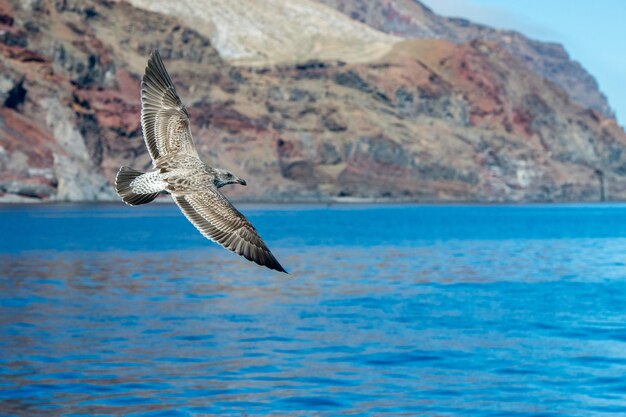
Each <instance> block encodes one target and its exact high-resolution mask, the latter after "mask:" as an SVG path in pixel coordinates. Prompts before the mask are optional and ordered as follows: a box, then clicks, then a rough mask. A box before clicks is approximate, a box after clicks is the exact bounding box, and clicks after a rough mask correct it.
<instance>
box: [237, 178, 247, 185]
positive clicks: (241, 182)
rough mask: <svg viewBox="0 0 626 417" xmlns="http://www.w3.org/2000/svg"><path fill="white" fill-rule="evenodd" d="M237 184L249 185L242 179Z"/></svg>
mask: <svg viewBox="0 0 626 417" xmlns="http://www.w3.org/2000/svg"><path fill="white" fill-rule="evenodd" d="M237 182H238V183H239V184H241V185H248V183H246V180H242V179H241V178H239V179H238V181H237Z"/></svg>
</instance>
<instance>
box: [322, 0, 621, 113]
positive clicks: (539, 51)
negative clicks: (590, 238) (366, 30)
mask: <svg viewBox="0 0 626 417" xmlns="http://www.w3.org/2000/svg"><path fill="white" fill-rule="evenodd" d="M317 1H318V2H320V3H324V4H326V5H328V6H330V7H333V8H335V9H337V10H338V11H340V12H342V13H344V14H346V15H348V16H350V17H351V18H353V19H355V20H358V21H360V22H363V23H366V24H367V25H369V26H372V27H374V28H376V29H378V30H381V31H383V32H386V33H390V34H393V35H397V36H402V37H404V38H407V39H444V40H448V41H450V42H454V43H457V44H462V43H467V42H471V41H473V40H485V41H490V42H495V43H497V44H499V45H500V46H502V47H503V48H505V49H507V50H508V51H509V52H511V53H512V54H513V55H514V56H515V57H517V58H518V59H519V60H520V61H522V62H524V63H525V64H526V65H528V67H529V68H530V69H531V70H533V71H534V72H536V73H537V74H539V75H541V76H543V77H545V78H547V79H548V80H550V81H552V82H553V83H555V84H556V85H558V86H559V87H561V88H562V89H564V90H565V91H567V92H568V93H569V95H570V97H571V98H572V99H573V100H574V101H575V102H577V103H579V104H580V105H581V106H583V107H585V108H590V109H594V110H596V111H598V112H600V113H602V114H604V115H605V116H608V117H614V115H613V112H612V111H611V108H610V107H609V104H608V102H607V100H606V97H605V96H604V94H602V92H601V91H600V90H599V88H598V84H597V83H596V81H595V79H594V78H593V76H591V75H590V74H589V73H588V72H587V71H585V69H584V68H583V67H582V66H581V65H580V64H579V63H578V62H576V61H572V60H571V59H570V58H569V55H568V54H567V52H566V51H565V49H563V47H562V46H561V45H559V44H556V43H549V42H540V41H535V40H532V39H528V38H527V37H525V36H524V35H522V34H520V33H518V32H514V31H508V30H497V29H493V28H490V27H487V26H484V25H479V24H476V23H472V22H470V21H468V20H465V19H459V18H447V17H442V16H438V15H436V14H435V13H433V12H432V11H431V10H430V9H429V8H428V7H426V6H424V5H423V4H421V3H420V2H419V1H416V0H317Z"/></svg>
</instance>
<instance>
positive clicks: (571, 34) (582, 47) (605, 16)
mask: <svg viewBox="0 0 626 417" xmlns="http://www.w3.org/2000/svg"><path fill="white" fill-rule="evenodd" d="M421 1H422V2H423V3H424V4H426V5H427V6H428V7H430V8H431V9H432V10H433V11H435V12H436V13H438V14H440V15H444V16H456V17H464V18H467V19H469V20H472V21H474V22H478V23H484V24H487V25H489V26H493V27H497V28H505V29H513V30H517V31H519V32H521V33H523V34H525V35H527V36H529V37H531V38H534V39H540V40H547V41H554V42H558V43H560V44H562V45H563V46H565V49H566V50H567V52H568V53H569V54H570V56H571V57H572V58H573V59H574V60H576V61H578V62H580V63H581V64H582V66H583V67H585V69H586V70H587V71H589V72H590V73H591V75H593V76H594V77H595V79H596V81H597V82H598V84H599V85H600V90H601V91H602V92H603V93H604V94H605V95H606V96H607V97H608V100H609V105H610V106H611V108H612V109H613V110H614V111H615V113H616V115H617V120H618V121H619V122H620V124H621V125H622V126H624V125H626V1H624V0H595V1H589V0H421Z"/></svg>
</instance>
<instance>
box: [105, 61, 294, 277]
mask: <svg viewBox="0 0 626 417" xmlns="http://www.w3.org/2000/svg"><path fill="white" fill-rule="evenodd" d="M141 128H142V129H143V137H144V140H145V142H146V146H147V148H148V152H149V153H150V156H151V157H152V165H153V167H154V170H152V171H150V172H145V173H144V172H142V171H138V170H135V169H133V168H130V167H126V166H125V167H122V168H120V170H119V172H118V173H117V177H116V178H115V188H116V190H117V194H118V195H119V196H120V197H121V198H122V200H124V202H125V203H126V204H129V205H131V206H137V205H140V204H147V203H149V202H151V201H152V200H154V199H155V198H156V197H157V195H159V193H160V192H161V191H167V192H168V193H170V194H171V195H172V198H173V199H174V201H175V202H176V204H178V207H180V209H181V210H182V212H183V214H184V215H185V216H186V217H187V219H188V220H189V221H190V222H191V223H192V224H193V225H194V226H196V228H197V229H198V230H199V231H200V233H202V234H203V235H204V236H205V237H206V238H208V239H210V240H212V241H214V242H217V243H219V244H220V245H222V246H223V247H225V248H226V249H228V250H231V251H233V252H235V253H236V254H238V255H241V256H243V257H245V258H246V259H248V260H250V261H252V262H256V263H257V264H259V265H264V266H266V267H268V268H270V269H274V270H276V271H280V272H287V271H285V269H284V268H283V267H282V266H281V265H280V263H278V261H277V260H276V258H275V257H274V255H272V252H270V250H269V249H268V248H267V246H266V245H265V243H264V242H263V240H262V239H261V237H260V236H259V234H258V233H257V231H256V229H255V228H254V226H252V223H250V222H249V221H248V219H246V218H245V216H244V215H243V214H241V213H240V212H239V211H238V210H237V209H236V208H235V207H233V205H232V204H231V203H230V201H228V200H227V199H226V197H225V196H224V195H223V194H222V193H221V192H220V191H219V188H221V187H223V186H224V185H227V184H241V185H246V181H244V180H243V179H241V178H238V177H237V176H236V175H234V174H232V173H231V172H229V171H227V170H225V169H219V168H213V167H211V166H209V165H207V164H205V163H204V162H202V160H200V157H199V155H198V151H197V150H196V147H195V145H194V143H193V138H192V136H191V130H190V128H189V115H188V114H187V110H186V109H185V106H183V104H182V102H181V101H180V98H179V97H178V94H176V89H175V88H174V84H173V83H172V79H171V78H170V76H169V74H168V73H167V70H166V69H165V65H163V61H162V60H161V56H160V55H159V52H158V51H157V50H155V51H154V52H152V54H151V55H150V59H149V60H148V65H147V67H146V72H145V74H144V76H143V79H142V80H141Z"/></svg>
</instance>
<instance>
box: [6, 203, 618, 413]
mask: <svg viewBox="0 0 626 417" xmlns="http://www.w3.org/2000/svg"><path fill="white" fill-rule="evenodd" d="M242 211H243V212H244V213H245V214H246V215H247V216H248V217H249V219H250V220H251V221H252V222H253V223H254V224H255V226H256V227H257V229H258V230H259V232H260V234H261V236H262V237H263V238H264V240H265V241H266V243H267V244H268V246H269V247H270V248H271V249H272V251H273V253H274V254H275V255H276V257H277V259H278V260H279V261H280V262H281V263H282V265H283V266H284V267H285V268H286V269H287V270H288V271H289V272H290V275H286V274H280V273H276V272H273V271H270V270H267V269H264V268H262V267H259V266H257V265H255V264H253V263H250V262H247V261H245V260H243V259H242V258H239V257H238V256H236V255H234V254H232V253H230V252H227V251H226V250H224V249H222V248H221V247H219V246H217V245H216V244H213V243H211V242H209V241H207V240H205V239H204V238H203V237H202V236H201V235H200V234H199V233H198V232H197V231H196V230H195V229H194V227H193V226H192V225H191V224H189V223H188V222H187V220H186V219H185V218H184V217H183V215H182V214H181V213H180V212H179V211H178V209H177V208H176V207H175V206H174V205H166V204H152V205H148V206H143V207H137V208H131V207H127V206H124V205H122V204H121V203H120V204H112V205H29V206H3V207H0V364H1V366H0V415H2V416H60V415H63V416H109V415H124V416H211V415H273V416H341V415H350V416H401V415H408V416H414V415H420V416H609V415H611V416H616V415H625V414H626V205H550V206H548V205H529V206H418V205H415V206H414V205H398V206H381V205H378V206H377V205H371V206H370V205H357V206H353V205H347V206H242Z"/></svg>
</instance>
